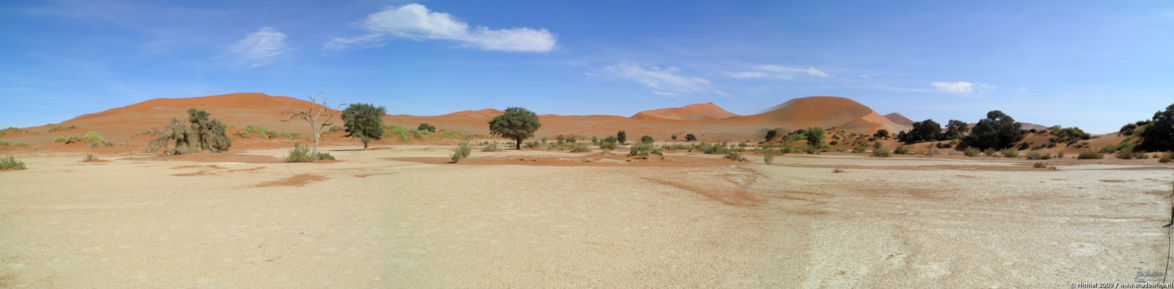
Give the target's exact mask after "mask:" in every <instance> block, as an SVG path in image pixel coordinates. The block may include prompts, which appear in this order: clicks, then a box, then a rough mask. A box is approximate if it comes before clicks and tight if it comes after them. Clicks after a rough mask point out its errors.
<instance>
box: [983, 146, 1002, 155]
mask: <svg viewBox="0 0 1174 289" xmlns="http://www.w3.org/2000/svg"><path fill="white" fill-rule="evenodd" d="M997 153H999V151H996V150H995V149H994V148H987V149H985V150H983V151H982V154H984V155H986V156H988V157H993V156H995V154H997Z"/></svg>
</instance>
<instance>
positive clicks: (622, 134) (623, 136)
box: [616, 130, 628, 144]
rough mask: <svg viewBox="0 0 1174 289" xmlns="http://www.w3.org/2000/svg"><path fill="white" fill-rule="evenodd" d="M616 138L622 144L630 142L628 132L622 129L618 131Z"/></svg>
mask: <svg viewBox="0 0 1174 289" xmlns="http://www.w3.org/2000/svg"><path fill="white" fill-rule="evenodd" d="M616 140H619V141H620V144H625V143H628V132H626V131H622V130H621V131H618V132H616Z"/></svg>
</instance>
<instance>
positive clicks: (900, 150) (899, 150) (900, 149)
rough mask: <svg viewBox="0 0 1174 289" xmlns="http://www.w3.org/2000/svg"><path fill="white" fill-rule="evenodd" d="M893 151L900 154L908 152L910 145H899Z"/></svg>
mask: <svg viewBox="0 0 1174 289" xmlns="http://www.w3.org/2000/svg"><path fill="white" fill-rule="evenodd" d="M893 153H895V154H899V155H903V154H908V153H909V147H907V146H905V145H898V146H897V148H896V149H893Z"/></svg>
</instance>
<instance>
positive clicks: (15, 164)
mask: <svg viewBox="0 0 1174 289" xmlns="http://www.w3.org/2000/svg"><path fill="white" fill-rule="evenodd" d="M24 168H25V167H24V162H22V161H18V160H16V158H15V157H13V156H8V159H0V170H23V169H24Z"/></svg>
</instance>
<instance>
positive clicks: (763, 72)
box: [728, 64, 828, 80]
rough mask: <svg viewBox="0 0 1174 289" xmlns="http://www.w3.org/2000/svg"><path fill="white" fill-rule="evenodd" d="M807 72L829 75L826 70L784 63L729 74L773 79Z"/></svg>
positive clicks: (788, 77)
mask: <svg viewBox="0 0 1174 289" xmlns="http://www.w3.org/2000/svg"><path fill="white" fill-rule="evenodd" d="M800 74H806V75H809V76H818V77H828V74H827V73H826V72H823V71H822V70H819V69H815V68H814V67H808V68H795V67H786V66H782V65H769V64H768V65H759V66H756V67H754V68H753V69H751V70H750V71H741V72H731V73H729V74H728V75H729V76H730V77H733V78H772V79H786V80H789V79H794V78H795V75H800Z"/></svg>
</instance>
